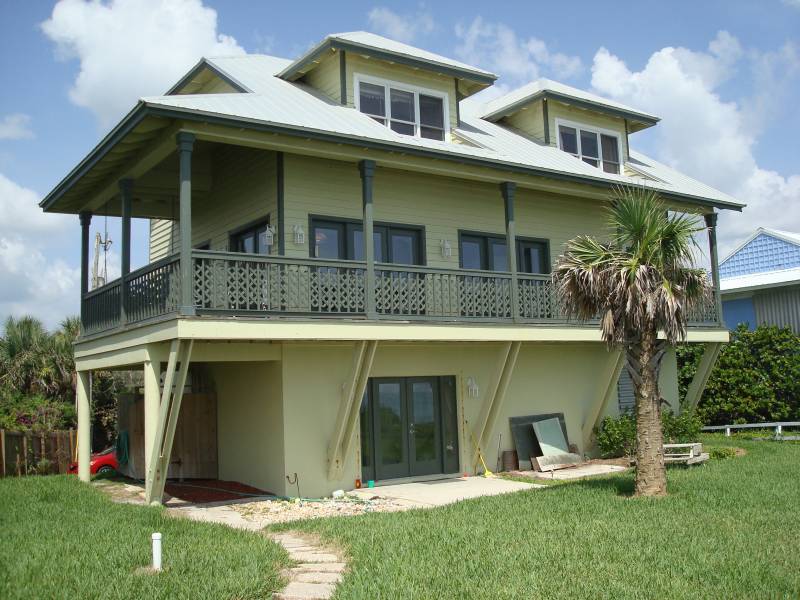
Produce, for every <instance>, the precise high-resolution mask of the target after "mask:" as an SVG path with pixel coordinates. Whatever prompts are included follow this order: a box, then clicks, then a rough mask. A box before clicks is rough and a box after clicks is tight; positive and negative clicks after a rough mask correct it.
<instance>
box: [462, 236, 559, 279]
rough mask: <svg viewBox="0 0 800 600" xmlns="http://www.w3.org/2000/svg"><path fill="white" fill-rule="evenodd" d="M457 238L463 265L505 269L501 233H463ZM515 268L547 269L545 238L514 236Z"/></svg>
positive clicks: (470, 267)
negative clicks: (515, 237)
mask: <svg viewBox="0 0 800 600" xmlns="http://www.w3.org/2000/svg"><path fill="white" fill-rule="evenodd" d="M460 238H461V239H460V248H461V255H460V262H461V268H462V269H478V270H482V271H508V254H507V251H506V238H505V237H504V236H499V235H489V234H483V233H462V234H461V236H460ZM517 271H518V272H520V273H549V272H550V258H549V252H548V247H547V242H546V241H543V240H531V239H527V238H517Z"/></svg>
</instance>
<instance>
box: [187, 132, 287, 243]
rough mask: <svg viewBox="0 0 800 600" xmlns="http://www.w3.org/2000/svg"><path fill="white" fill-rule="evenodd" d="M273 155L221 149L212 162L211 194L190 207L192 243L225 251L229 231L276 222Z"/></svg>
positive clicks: (261, 152)
mask: <svg viewBox="0 0 800 600" xmlns="http://www.w3.org/2000/svg"><path fill="white" fill-rule="evenodd" d="M275 162H276V159H275V153H273V152H265V151H258V150H251V149H248V148H243V147H237V146H220V147H219V148H218V149H217V151H216V153H215V155H214V157H213V160H212V164H213V178H212V186H211V193H210V194H209V195H208V196H206V197H205V198H203V199H202V200H198V201H196V202H195V203H194V205H193V207H192V213H193V214H192V217H193V218H192V244H193V245H197V244H202V243H204V242H206V241H210V242H211V249H212V250H225V249H227V248H228V238H229V235H230V232H231V230H234V229H236V228H238V227H241V226H242V225H246V224H248V223H251V222H253V221H256V220H259V219H263V218H266V217H267V215H269V217H270V222H271V223H273V224H275V223H276V222H277V202H276V197H277V192H276V189H277V187H276V178H275V171H276V167H275Z"/></svg>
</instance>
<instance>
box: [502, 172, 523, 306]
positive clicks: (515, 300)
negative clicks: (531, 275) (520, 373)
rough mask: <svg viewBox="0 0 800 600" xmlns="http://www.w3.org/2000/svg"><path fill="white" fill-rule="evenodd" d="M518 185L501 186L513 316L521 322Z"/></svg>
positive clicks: (504, 184) (506, 184)
mask: <svg viewBox="0 0 800 600" xmlns="http://www.w3.org/2000/svg"><path fill="white" fill-rule="evenodd" d="M516 189H517V184H516V183H514V182H513V181H504V182H503V183H501V184H500V192H501V193H502V194H503V203H504V204H505V215H506V252H507V253H508V270H509V272H510V273H511V316H512V317H513V319H514V320H515V321H517V320H519V288H518V281H517V279H518V278H517V234H516V227H515V225H514V192H515V191H516Z"/></svg>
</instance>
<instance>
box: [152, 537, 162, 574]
mask: <svg viewBox="0 0 800 600" xmlns="http://www.w3.org/2000/svg"><path fill="white" fill-rule="evenodd" d="M153 570H154V571H160V570H161V534H160V533H154V534H153Z"/></svg>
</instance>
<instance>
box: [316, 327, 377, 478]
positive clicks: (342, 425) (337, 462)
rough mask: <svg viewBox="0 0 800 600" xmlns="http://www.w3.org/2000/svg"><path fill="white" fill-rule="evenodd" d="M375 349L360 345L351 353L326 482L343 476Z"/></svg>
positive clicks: (371, 344) (371, 345)
mask: <svg viewBox="0 0 800 600" xmlns="http://www.w3.org/2000/svg"><path fill="white" fill-rule="evenodd" d="M377 349H378V342H377V341H369V342H367V341H360V342H358V343H357V344H356V347H355V349H354V351H353V367H352V369H351V373H350V377H349V378H348V380H347V384H346V386H345V390H344V396H343V398H342V402H341V404H340V405H339V413H338V415H337V418H336V427H335V429H334V432H333V436H332V437H331V441H330V444H329V445H328V479H329V480H337V479H340V478H341V476H342V469H343V468H344V461H345V460H346V458H347V456H348V455H349V454H350V448H351V446H352V443H353V437H354V435H355V430H356V426H357V425H358V415H359V411H360V409H361V399H362V398H363V397H364V392H365V391H366V389H367V382H368V381H369V374H370V371H371V370H372V363H373V361H374V360H375V352H376V350H377Z"/></svg>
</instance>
